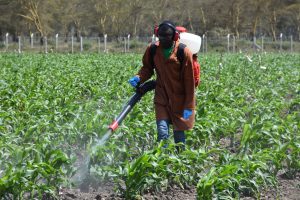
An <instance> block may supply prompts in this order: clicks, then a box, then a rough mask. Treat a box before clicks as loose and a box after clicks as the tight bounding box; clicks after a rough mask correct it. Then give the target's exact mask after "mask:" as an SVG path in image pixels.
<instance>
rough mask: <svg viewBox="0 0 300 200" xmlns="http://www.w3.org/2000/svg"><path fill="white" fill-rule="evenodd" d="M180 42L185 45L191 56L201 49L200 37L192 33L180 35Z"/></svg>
mask: <svg viewBox="0 0 300 200" xmlns="http://www.w3.org/2000/svg"><path fill="white" fill-rule="evenodd" d="M180 42H181V43H183V44H185V45H186V46H187V47H188V48H189V49H190V50H191V52H192V53H193V54H196V53H198V52H199V50H200V47H201V37H200V36H199V35H195V34H192V33H187V32H182V33H180Z"/></svg>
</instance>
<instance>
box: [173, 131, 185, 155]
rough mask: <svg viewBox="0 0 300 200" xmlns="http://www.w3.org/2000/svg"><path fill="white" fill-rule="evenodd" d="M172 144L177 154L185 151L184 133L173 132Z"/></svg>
mask: <svg viewBox="0 0 300 200" xmlns="http://www.w3.org/2000/svg"><path fill="white" fill-rule="evenodd" d="M174 142H175V144H176V149H177V152H178V153H179V152H181V151H182V150H185V134H184V131H174ZM179 143H180V144H179Z"/></svg>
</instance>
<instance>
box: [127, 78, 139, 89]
mask: <svg viewBox="0 0 300 200" xmlns="http://www.w3.org/2000/svg"><path fill="white" fill-rule="evenodd" d="M128 82H129V83H130V85H131V86H132V87H136V86H137V85H138V83H139V82H140V77H138V76H134V77H132V78H131V79H129V81H128Z"/></svg>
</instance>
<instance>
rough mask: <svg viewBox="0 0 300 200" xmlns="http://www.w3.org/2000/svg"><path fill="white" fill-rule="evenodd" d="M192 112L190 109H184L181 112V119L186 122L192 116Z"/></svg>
mask: <svg viewBox="0 0 300 200" xmlns="http://www.w3.org/2000/svg"><path fill="white" fill-rule="evenodd" d="M192 113H193V111H192V110H191V109H184V110H183V116H182V117H183V119H185V120H188V119H189V118H190V116H191V115H192Z"/></svg>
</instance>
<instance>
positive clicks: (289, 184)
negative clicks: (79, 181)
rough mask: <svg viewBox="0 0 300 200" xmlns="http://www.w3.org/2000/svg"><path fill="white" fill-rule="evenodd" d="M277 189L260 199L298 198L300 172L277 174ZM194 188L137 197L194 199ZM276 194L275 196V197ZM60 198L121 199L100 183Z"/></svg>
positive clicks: (69, 191) (67, 191)
mask: <svg viewBox="0 0 300 200" xmlns="http://www.w3.org/2000/svg"><path fill="white" fill-rule="evenodd" d="M278 183H279V185H278V190H277V191H276V189H272V188H271V189H268V190H265V191H263V192H262V194H261V196H260V199H261V200H277V199H280V200H300V173H298V174H297V176H296V177H295V178H294V179H286V178H285V177H283V176H278ZM196 195H197V192H196V188H194V187H193V188H189V189H181V188H171V189H170V190H168V191H165V192H157V193H147V194H144V195H143V196H141V197H140V198H139V199H143V200H171V199H172V200H195V199H196ZM276 196H277V197H276ZM60 199H62V200H73V199H76V200H90V199H96V200H122V199H124V198H122V197H121V196H120V195H117V194H115V192H114V190H113V185H109V184H106V185H102V186H100V187H99V188H98V189H97V190H94V189H89V191H88V192H81V191H80V190H79V189H62V190H61V191H60ZM255 199H256V198H253V197H243V198H241V200H255Z"/></svg>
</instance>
